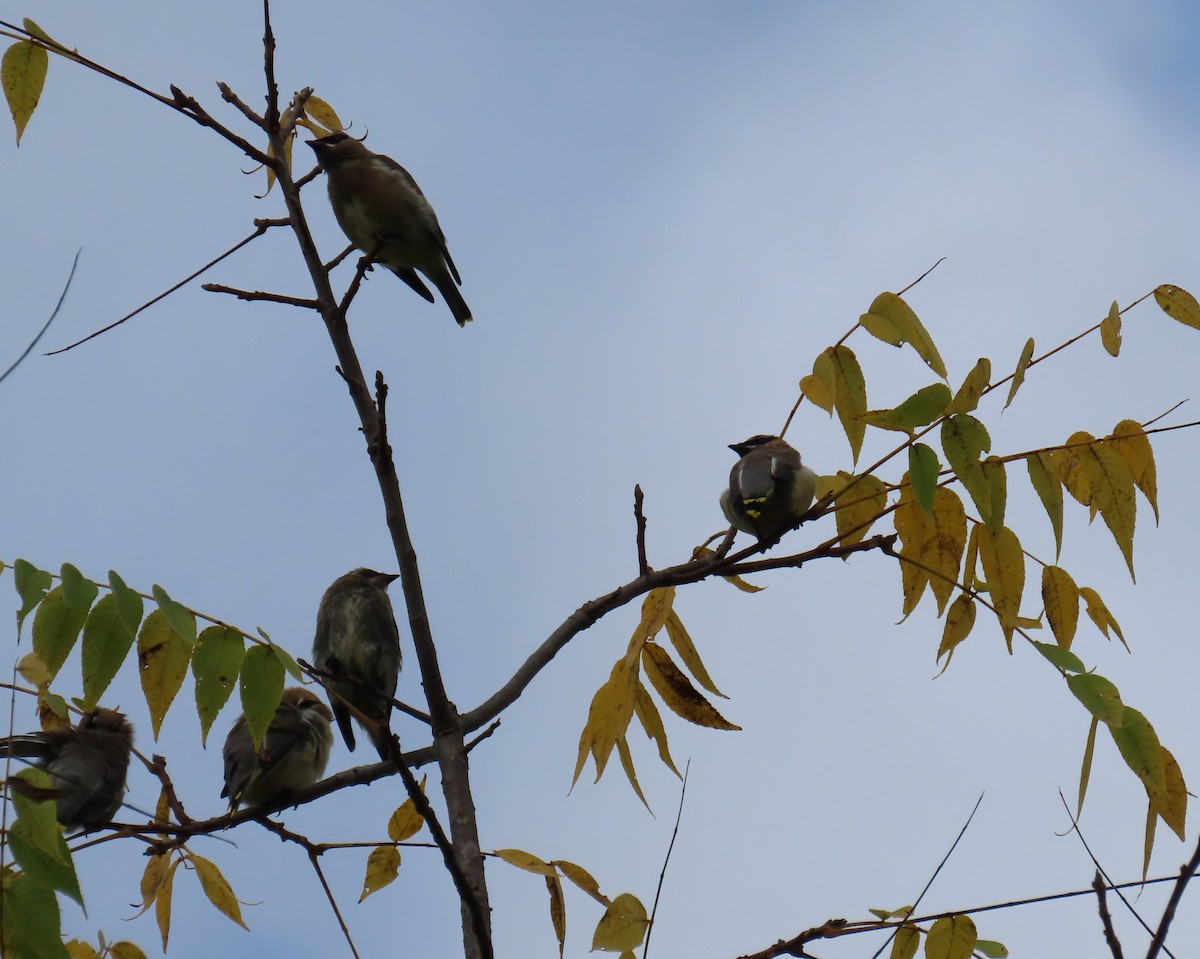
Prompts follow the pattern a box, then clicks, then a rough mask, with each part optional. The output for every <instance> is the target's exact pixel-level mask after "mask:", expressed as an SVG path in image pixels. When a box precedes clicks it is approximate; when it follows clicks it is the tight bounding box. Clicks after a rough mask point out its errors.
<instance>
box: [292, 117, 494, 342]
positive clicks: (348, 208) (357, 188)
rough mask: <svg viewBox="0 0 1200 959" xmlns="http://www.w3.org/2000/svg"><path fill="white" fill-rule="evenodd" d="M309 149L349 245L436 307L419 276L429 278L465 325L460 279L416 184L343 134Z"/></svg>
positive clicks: (466, 309) (398, 168) (396, 165)
mask: <svg viewBox="0 0 1200 959" xmlns="http://www.w3.org/2000/svg"><path fill="white" fill-rule="evenodd" d="M308 145H309V146H310V147H312V148H313V150H314V151H315V152H316V154H317V163H319V164H320V165H321V169H322V170H324V171H325V174H326V177H327V178H328V181H329V202H330V205H332V207H333V215H334V216H335V217H337V221H338V225H339V226H340V227H341V228H342V232H343V233H345V234H346V236H347V237H348V238H349V239H350V242H351V243H353V244H354V245H355V246H356V247H358V248H359V249H360V250H362V251H363V253H365V254H367V255H368V256H370V257H372V258H373V259H375V260H377V261H378V262H380V263H382V264H383V265H384V266H386V267H387V268H388V269H389V270H391V271H392V272H393V273H395V274H396V276H398V277H400V279H402V280H403V281H404V282H405V283H407V284H408V285H409V286H410V287H412V288H413V289H414V290H415V291H416V292H417V293H418V294H420V295H421V296H423V297H425V299H427V300H428V301H429V302H430V303H432V302H433V294H432V293H430V292H429V287H427V286H426V285H425V284H424V282H422V280H421V278H420V277H419V276H418V275H417V272H418V271H420V272H421V273H423V274H425V278H426V279H427V280H429V282H431V283H432V284H433V285H434V286H436V287H437V289H438V292H439V293H441V294H442V299H443V300H445V301H446V305H447V306H449V307H450V312H451V313H453V314H454V319H456V320H457V321H458V325H459V326H465V325H466V324H467V323H468V322H469V321H470V319H471V309H470V307H468V306H467V303H466V301H465V300H464V299H463V298H462V294H461V293H459V292H458V288H459V286H461V285H462V278H461V277H459V275H458V268H457V267H456V266H455V265H454V260H452V259H451V258H450V251H449V249H447V248H446V237H445V236H444V235H443V233H442V228H441V227H440V226H439V225H438V218H437V214H436V213H434V212H433V207H432V206H430V205H429V201H428V200H426V199H425V194H424V193H422V192H421V188H420V187H419V186H417V181H416V180H414V179H413V178H412V176H411V175H410V174H409V172H408V171H407V170H406V169H404V167H402V166H401V165H400V164H399V163H397V162H396V161H395V160H393V159H392V158H391V157H386V156H383V154H381V153H372V152H371V151H370V150H368V149H367V148H366V147H365V146H363V145H362V144H361V143H360V142H359V141H358V140H356V139H354V138H353V137H351V136H347V135H346V134H345V133H333V134H330V135H329V136H327V137H321V138H320V139H319V140H309V141H308Z"/></svg>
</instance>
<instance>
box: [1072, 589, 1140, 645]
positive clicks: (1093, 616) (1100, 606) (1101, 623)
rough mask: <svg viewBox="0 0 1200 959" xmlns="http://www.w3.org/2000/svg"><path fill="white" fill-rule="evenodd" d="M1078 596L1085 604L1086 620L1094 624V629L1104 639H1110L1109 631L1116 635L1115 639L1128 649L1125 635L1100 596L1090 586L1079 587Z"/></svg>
mask: <svg viewBox="0 0 1200 959" xmlns="http://www.w3.org/2000/svg"><path fill="white" fill-rule="evenodd" d="M1079 596H1080V598H1082V599H1083V601H1084V603H1086V604H1087V607H1086V608H1087V614H1088V619H1090V620H1091V621H1092V622H1093V623H1095V624H1096V628H1097V629H1098V630H1100V632H1102V633H1103V634H1104V638H1105V639H1112V637H1111V636H1109V635H1108V631H1109V630H1110V629H1111V630H1112V631H1113V632H1114V633H1116V634H1117V639H1119V640H1120V641H1121V645H1122V646H1124V647H1125V648H1126V649H1128V648H1129V644H1128V643H1127V642H1125V634H1124V633H1122V632H1121V626H1120V624H1119V623H1118V622H1117V620H1116V617H1115V616H1113V614H1112V613H1111V612H1109V609H1108V607H1107V606H1106V605H1105V604H1104V600H1102V599H1101V598H1100V594H1099V593H1097V592H1096V591H1095V590H1094V589H1092V588H1091V587H1090V586H1080V587H1079Z"/></svg>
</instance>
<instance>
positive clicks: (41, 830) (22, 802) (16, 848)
mask: <svg viewBox="0 0 1200 959" xmlns="http://www.w3.org/2000/svg"><path fill="white" fill-rule="evenodd" d="M15 778H16V779H19V780H21V782H23V783H28V784H29V785H30V786H31V787H32V788H34V789H37V790H38V791H39V794H40V795H39V797H38V798H34V797H32V796H25V795H24V794H23V793H22V792H20V791H18V790H17V789H12V790H11V792H12V802H13V809H14V810H16V818H15V819H14V820H13V822H12V823H11V825H10V826H9V829H8V834H7V837H6V839H7V841H8V844H9V848H10V849H11V850H12V855H13V859H15V860H16V862H17V865H19V866H20V867H21V869H22V870H23V871H24V872H25V874H26V875H27V876H29V877H30V878H31V879H33V880H34V881H35V882H36V883H37V884H38V885H39V886H44V887H45V888H47V889H53V890H55V891H57V892H62V893H65V894H66V895H68V896H70V897H71V898H72V899H74V900H75V901H76V902H77V903H79V904H80V905H81V906H82V905H83V893H82V892H80V889H79V877H78V876H77V875H76V874H75V862H74V860H73V859H72V858H71V852H70V850H69V849H68V848H67V843H66V840H65V839H63V834H62V830H61V829H59V827H58V823H57V821H56V820H55V807H54V803H53V802H48V801H47V800H46V799H44V798H40V797H41V796H44V795H46V794H49V795H51V796H53V784H52V781H51V779H50V776H49V774H47V773H46V772H44V771H43V770H41V769H23V770H21V771H20V772H19V773H17V774H16V776H15Z"/></svg>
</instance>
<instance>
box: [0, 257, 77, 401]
mask: <svg viewBox="0 0 1200 959" xmlns="http://www.w3.org/2000/svg"><path fill="white" fill-rule="evenodd" d="M82 252H83V249H82V248H80V249H78V250H76V251H75V259H74V260H72V261H71V272H70V273H68V274H67V282H66V283H65V284H63V291H62V293H60V294H59V295H58V302H57V303H55V304H54V309H53V310H51V311H50V318H49V319H48V320H46V322H45V323H43V324H42V328H41V329H40V330H38V335H37V336H35V337H34V338H33V340H32V341H31V342H30V344H29V345H28V346H27V347H25V352H24V353H22V354H21V355H20V356H18V357H17V358H16V360H15V361H14V362H13V365H12V366H10V367H9V368H8V369H7V370H5V371H4V373H3V374H0V383H3V382H4V381H5V380H6V379H8V374H9V373H11V372H12V371H13V370H15V369H16V368H17V367H18V366H20V365H21V363H22V361H23V360H24V359H25V357H27V356H28V355H29V354H30V353H31V352H33V348H34V347H35V346H37V345H38V340H40V339H41V338H42V334H44V333H45V332H46V331H47V330H48V329H50V324H51V323H53V322H54V318H55V317H56V316H58V311H59V310H61V309H62V305H63V300H65V299H66V298H67V290H69V289H70V288H71V280H72V279H74V277H75V267H77V266H78V265H79V254H80V253H82Z"/></svg>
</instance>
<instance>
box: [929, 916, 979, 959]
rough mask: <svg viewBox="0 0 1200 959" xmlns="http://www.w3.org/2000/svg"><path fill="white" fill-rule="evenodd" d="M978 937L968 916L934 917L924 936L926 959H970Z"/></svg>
mask: <svg viewBox="0 0 1200 959" xmlns="http://www.w3.org/2000/svg"><path fill="white" fill-rule="evenodd" d="M978 938H979V936H978V935H977V934H976V932H975V923H974V922H973V921H972V919H971V917H970V916H944V917H943V918H941V919H936V920H934V923H933V925H932V926H930V927H929V932H928V933H927V934H926V936H925V956H926V959H970V957H971V953H972V952H974V951H975V943H976V941H977V940H978Z"/></svg>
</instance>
